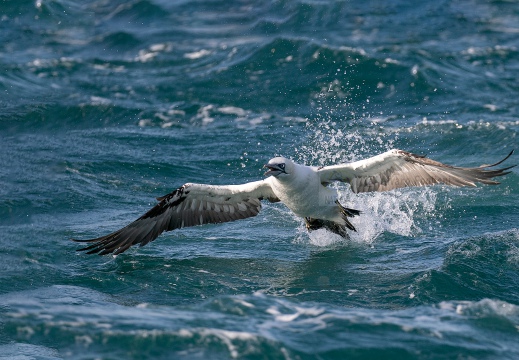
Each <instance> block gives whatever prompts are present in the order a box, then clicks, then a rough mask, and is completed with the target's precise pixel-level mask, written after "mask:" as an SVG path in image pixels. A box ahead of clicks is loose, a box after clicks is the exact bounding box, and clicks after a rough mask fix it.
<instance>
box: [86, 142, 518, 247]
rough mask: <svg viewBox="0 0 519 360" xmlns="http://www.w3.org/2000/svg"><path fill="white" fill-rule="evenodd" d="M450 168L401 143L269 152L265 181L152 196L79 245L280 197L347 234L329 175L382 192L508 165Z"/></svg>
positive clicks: (484, 176) (150, 236)
mask: <svg viewBox="0 0 519 360" xmlns="http://www.w3.org/2000/svg"><path fill="white" fill-rule="evenodd" d="M512 153H513V151H512V152H511V153H510V154H509V155H508V156H507V157H506V158H505V159H503V160H501V161H499V162H498V163H495V164H492V165H482V166H480V167H477V168H461V167H454V166H449V165H445V164H442V163H439V162H437V161H434V160H430V159H428V158H426V157H423V156H418V155H414V154H411V153H408V152H405V151H402V150H390V151H387V152H385V153H383V154H380V155H377V156H374V157H372V158H369V159H366V160H361V161H357V162H353V163H349V164H339V165H332V166H325V167H315V166H305V165H300V164H296V163H295V162H293V161H292V160H289V159H286V158H284V157H275V158H273V159H271V160H270V161H269V162H268V164H266V165H265V167H267V168H268V169H269V171H267V172H266V174H265V175H267V176H269V177H267V178H266V179H264V180H259V181H254V182H250V183H246V184H241V185H207V184H192V183H187V184H185V185H183V186H181V187H180V188H178V189H176V190H175V191H173V192H171V193H170V194H167V195H165V196H163V197H160V198H158V199H157V200H159V203H158V204H157V205H156V206H155V207H153V208H152V209H150V210H149V211H148V212H147V213H146V214H144V215H142V216H141V217H140V218H139V219H137V220H135V221H134V222H132V223H130V224H129V225H127V226H126V227H124V228H122V229H120V230H118V231H115V232H113V233H111V234H108V235H106V236H102V237H100V238H96V239H90V240H76V241H81V242H89V243H91V244H90V245H89V246H87V247H85V248H83V249H80V250H88V253H99V254H100V255H103V254H109V253H114V254H119V253H122V252H124V251H126V250H127V249H128V248H129V247H130V246H133V245H137V244H139V245H140V246H143V245H145V244H147V243H148V242H150V241H153V240H154V239H156V238H157V237H158V236H159V235H160V234H161V233H162V232H163V231H169V230H174V229H179V228H183V227H189V226H195V225H202V224H207V223H221V222H227V221H234V220H238V219H244V218H248V217H251V216H256V215H257V214H258V213H259V211H260V210H261V200H269V201H271V202H278V201H281V202H283V203H284V204H285V205H286V206H287V207H288V208H289V209H290V210H291V211H292V212H294V214H296V215H297V216H299V217H302V218H304V219H305V222H306V227H307V229H308V230H309V231H311V230H316V229H319V228H326V229H328V230H330V231H332V232H335V233H337V234H339V235H341V236H344V237H346V236H347V231H346V229H350V230H355V227H354V226H353V224H351V222H350V221H349V218H351V217H354V216H357V215H359V214H360V212H359V211H358V210H354V209H348V208H346V207H344V206H343V205H341V204H340V203H339V201H338V197H337V191H336V190H335V189H333V188H330V187H329V186H328V185H329V184H330V183H331V182H334V181H342V182H346V183H349V184H350V186H351V190H352V191H353V192H354V193H359V192H370V191H388V190H391V189H396V188H401V187H407V186H425V185H432V184H437V183H443V184H447V185H454V186H475V183H476V182H480V183H483V184H490V185H493V184H498V182H497V181H495V180H493V178H495V177H498V176H502V175H505V174H507V173H508V172H507V171H506V170H508V169H510V168H511V167H512V166H510V167H507V168H502V169H497V170H489V168H491V167H493V166H496V165H499V164H500V163H502V162H503V161H505V160H506V159H507V158H508V157H509V156H510V155H512Z"/></svg>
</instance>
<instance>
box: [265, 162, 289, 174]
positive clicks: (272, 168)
mask: <svg viewBox="0 0 519 360" xmlns="http://www.w3.org/2000/svg"><path fill="white" fill-rule="evenodd" d="M263 167H266V168H267V169H268V171H267V172H266V173H265V176H270V175H273V176H277V175H279V174H281V173H284V172H285V170H283V169H281V168H280V167H279V166H278V165H275V164H265V165H263Z"/></svg>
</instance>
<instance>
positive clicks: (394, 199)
mask: <svg viewBox="0 0 519 360" xmlns="http://www.w3.org/2000/svg"><path fill="white" fill-rule="evenodd" d="M325 114H328V115H324V116H329V114H330V111H326V112H325ZM386 120H388V119H381V118H377V119H373V118H363V119H353V120H351V121H350V122H349V123H347V124H346V125H344V124H345V122H338V121H337V122H336V121H334V120H333V118H330V117H328V118H323V117H318V118H317V119H316V120H315V121H309V122H307V128H308V130H309V135H308V138H307V139H306V140H307V142H306V143H305V144H303V145H302V146H300V147H299V148H298V149H297V150H296V152H297V157H298V160H299V161H300V162H302V163H305V164H307V165H319V166H324V165H330V164H337V163H342V162H352V161H357V160H361V159H365V158H368V157H371V156H374V155H377V154H379V153H381V152H384V151H387V150H389V149H391V148H393V147H394V144H395V141H396V140H397V139H398V135H399V134H398V128H396V129H395V128H394V127H390V128H388V127H387V126H381V125H380V123H381V122H386ZM331 186H334V187H336V188H337V190H338V193H339V201H340V202H341V203H342V204H344V205H345V206H347V207H350V208H354V209H357V210H360V211H361V212H362V214H361V215H360V216H359V217H356V218H354V219H353V220H352V223H353V224H354V226H355V227H356V228H357V232H352V233H351V234H350V238H351V239H350V241H353V242H360V243H368V244H371V243H372V242H373V241H375V240H376V239H377V237H379V236H380V235H381V234H383V233H384V232H390V233H393V234H398V235H402V236H412V235H414V234H417V233H420V232H421V231H422V229H421V226H420V225H419V223H420V221H419V220H420V219H422V218H427V219H428V220H427V221H426V222H429V223H430V217H431V216H436V217H441V214H438V213H437V211H436V197H437V196H436V195H437V193H436V192H435V190H434V189H432V188H412V189H398V190H393V191H389V192H383V193H376V192H375V193H363V194H353V193H352V192H351V190H350V188H349V186H347V185H344V184H332V185H331ZM429 229H431V230H432V226H429ZM309 238H310V243H311V244H313V245H316V246H331V245H334V244H340V243H344V241H345V240H344V239H343V238H341V237H340V236H336V235H335V234H331V233H329V232H327V231H324V230H323V231H314V232H312V233H310V235H309Z"/></svg>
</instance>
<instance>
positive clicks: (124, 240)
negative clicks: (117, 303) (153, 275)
mask: <svg viewBox="0 0 519 360" xmlns="http://www.w3.org/2000/svg"><path fill="white" fill-rule="evenodd" d="M267 180H268V179H265V180H261V181H256V182H251V183H247V184H243V185H227V186H214V185H205V184H190V183H188V184H185V185H183V186H181V187H179V188H178V189H177V190H175V191H173V192H172V193H170V194H167V195H165V196H163V197H160V198H157V200H159V203H158V204H157V205H155V206H154V207H153V208H152V209H150V210H149V211H148V212H147V213H146V214H144V215H142V216H141V217H140V218H138V219H137V220H135V221H134V222H132V223H130V224H129V225H127V226H125V227H124V228H122V229H120V230H117V231H115V232H113V233H111V234H108V235H105V236H102V237H99V238H96V239H89V240H75V239H73V240H74V241H78V242H87V243H91V244H90V245H89V246H87V247H84V248H82V249H79V250H78V251H85V250H86V251H88V252H87V254H95V253H98V254H99V255H105V254H110V253H113V254H120V253H122V252H124V251H126V250H127V249H128V248H129V247H130V246H133V245H137V244H139V245H140V246H144V245H146V244H147V243H149V242H150V241H153V240H155V239H156V238H157V237H158V236H159V235H160V234H161V233H162V232H164V231H169V230H174V229H179V228H183V227H188V226H195V225H202V224H208V223H222V222H227V221H234V220H238V219H245V218H248V217H251V216H256V215H257V214H258V213H259V211H260V210H261V202H260V200H262V199H268V200H270V201H272V202H275V201H279V199H277V198H276V196H275V195H274V193H273V192H272V189H271V187H270V184H269V182H268V181H267Z"/></svg>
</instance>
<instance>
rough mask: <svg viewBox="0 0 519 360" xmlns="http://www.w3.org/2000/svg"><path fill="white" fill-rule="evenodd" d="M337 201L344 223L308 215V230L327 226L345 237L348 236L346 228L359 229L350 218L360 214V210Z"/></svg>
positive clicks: (329, 229) (306, 219)
mask: <svg viewBox="0 0 519 360" xmlns="http://www.w3.org/2000/svg"><path fill="white" fill-rule="evenodd" d="M335 203H336V204H337V206H338V207H339V209H340V211H341V215H342V218H343V220H344V223H345V224H344V225H343V224H338V223H336V222H334V221H331V220H321V219H314V218H309V217H306V218H305V222H306V229H307V230H308V231H312V230H317V229H321V228H325V229H326V230H328V231H331V232H333V233H335V234H338V235H340V236H342V237H343V238H348V232H347V231H346V228H348V229H350V230H353V231H357V229H355V226H353V224H352V223H351V222H350V221H349V220H348V218H349V217H354V216H357V215H360V211H359V210H355V209H350V208H347V207H344V206H342V205H341V204H340V203H339V201H337V200H336V201H335Z"/></svg>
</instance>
